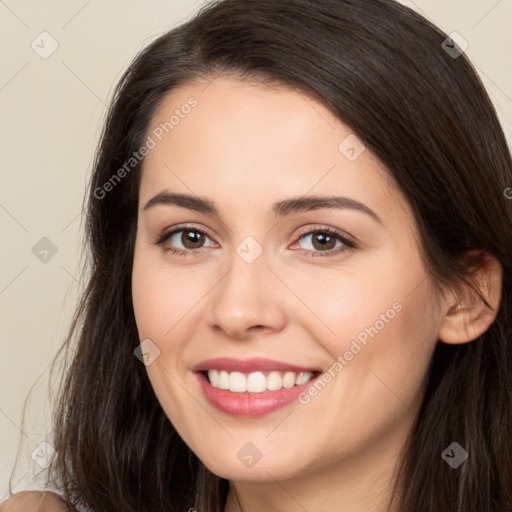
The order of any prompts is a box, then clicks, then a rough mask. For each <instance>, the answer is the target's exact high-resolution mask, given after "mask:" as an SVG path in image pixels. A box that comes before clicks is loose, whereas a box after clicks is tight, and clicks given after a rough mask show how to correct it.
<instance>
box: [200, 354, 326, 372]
mask: <svg viewBox="0 0 512 512" xmlns="http://www.w3.org/2000/svg"><path fill="white" fill-rule="evenodd" d="M192 369H193V370H194V371H195V372H203V371H206V370H225V371H227V372H241V373H251V372H256V371H272V370H282V371H290V372H317V371H321V370H319V369H317V368H307V367H305V366H298V365H295V364H290V363H285V362H283V361H276V360H274V359H266V358H261V357H255V358H252V359H234V358H230V357H217V358H214V359H206V360H205V361H201V362H200V363H199V364H197V365H196V366H194V367H193V368H192Z"/></svg>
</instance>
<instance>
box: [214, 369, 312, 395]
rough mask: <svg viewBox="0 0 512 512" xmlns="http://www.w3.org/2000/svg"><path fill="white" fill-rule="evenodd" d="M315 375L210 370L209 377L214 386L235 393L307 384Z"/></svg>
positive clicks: (308, 373)
mask: <svg viewBox="0 0 512 512" xmlns="http://www.w3.org/2000/svg"><path fill="white" fill-rule="evenodd" d="M312 377H313V373H311V372H300V373H295V372H278V371H272V372H270V373H269V374H268V375H267V376H265V374H264V373H263V372H251V373H249V374H245V373H241V372H227V371H225V370H221V371H219V370H208V379H209V381H210V384H211V385H212V386H213V387H214V388H219V389H229V391H232V392H233V393H246V392H248V393H262V392H263V391H266V390H269V391H277V390H278V389H282V388H286V389H289V388H293V386H300V385H301V384H305V383H306V382H308V381H309V380H310V379H311V378H312Z"/></svg>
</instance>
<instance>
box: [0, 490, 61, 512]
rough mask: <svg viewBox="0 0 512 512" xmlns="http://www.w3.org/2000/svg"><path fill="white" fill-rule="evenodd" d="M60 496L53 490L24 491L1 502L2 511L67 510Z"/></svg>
mask: <svg viewBox="0 0 512 512" xmlns="http://www.w3.org/2000/svg"><path fill="white" fill-rule="evenodd" d="M67 510H68V508H67V507H66V505H65V503H64V502H63V501H62V499H61V498H60V496H59V495H58V494H57V493H55V492H51V491H44V492H43V491H22V492H18V493H16V494H13V495H12V496H11V497H10V498H9V499H8V500H7V501H4V502H3V503H0V512H67Z"/></svg>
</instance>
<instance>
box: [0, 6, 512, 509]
mask: <svg viewBox="0 0 512 512" xmlns="http://www.w3.org/2000/svg"><path fill="white" fill-rule="evenodd" d="M402 3H404V4H405V5H408V6H410V7H412V8H413V9H415V10H417V11H419V12H420V13H421V14H423V15H424V16H425V17H427V18H428V19H430V20H431V21H432V22H434V23H435V24H436V25H438V26H439V27H440V28H441V29H443V30H444V31H445V32H446V33H448V34H449V33H451V32H453V31H456V32H458V33H460V34H461V35H462V36H463V37H464V39H466V41H467V42H468V43H469V47H468V49H467V52H466V53H467V54H468V56H469V58H470V59H471V61H472V62H473V64H474V65H475V67H476V69H477V71H478V72H479V74H480V76H481V77H482V80H483V82H484V84H485V86H486V87H487V90H488V92H489V94H490V96H491V99H492V100H493V102H494V104H495V106H496V108H497V111H498V115H499V117H500V120H501V122H502V125H503V127H504V129H505V132H506V133H507V138H508V141H509V145H511V144H510V142H511V137H510V135H511V133H512V59H511V57H510V50H511V49H512V31H510V26H511V24H512V0H415V1H414V2H413V1H410V0H404V1H402ZM202 4H203V2H201V1H197V0H196V1H192V0H167V1H164V0H150V1H145V2H143V1H142V0H131V1H127V0H124V1H123V0H109V1H102V2H100V1H99V0H72V1H70V0H67V1H64V0H46V1H45V2H38V1H36V0H26V1H15V0H0V27H1V30H0V44H1V48H2V52H1V56H0V59H1V66H0V112H1V120H2V122H1V126H0V130H1V134H0V137H1V140H2V142H3V144H2V153H1V156H2V160H1V170H0V172H1V182H0V183H1V187H0V226H1V230H2V231H1V234H2V239H1V240H2V241H1V252H0V255H1V260H0V315H1V317H0V318H1V326H2V331H1V333H2V334H1V336H2V341H1V346H2V358H1V359H0V433H1V435H0V502H2V501H3V500H4V499H5V498H6V497H7V496H6V494H7V492H8V481H9V478H10V476H11V472H12V470H13V466H14V462H15V459H16V454H17V453H18V452H19V453H18V457H19V460H18V465H17V468H16V472H15V473H14V476H13V482H12V484H13V491H14V492H17V491H21V490H24V489H31V488H38V487H39V488H43V487H42V484H40V483H39V482H40V479H38V474H40V473H41V472H42V470H41V468H40V467H39V466H38V465H37V464H36V462H35V461H34V460H33V459H32V458H31V453H32V452H33V451H34V450H35V449H36V448H37V447H38V446H39V445H40V443H42V442H43V441H45V439H47V438H48V439H49V432H48V428H49V427H48V424H49V401H48V383H49V366H50V364H51V361H52V360H53V358H54V356H55V354H56V352H57V350H58V348H59V347H60V346H61V344H62V342H63V340H64V337H65V335H66V332H67V329H68V327H69V325H70V321H71V315H72V313H73V310H74V306H75V304H76V300H77V296H78V294H79V293H80V292H81V290H82V286H83V283H81V282H80V281H79V274H78V271H79V268H80V267H79V262H80V259H79V258H80V248H81V245H80V244H81V238H82V234H83V233H82V229H83V224H82V220H81V212H82V203H83V197H84V192H85V187H86V183H87V182H88V179H89V177H90V171H91V162H92V158H93V154H94V150H95V147H96V143H97V141H98V138H99V133H100V130H101V127H102V122H103V116H104V114H105V110H106V105H107V104H108V101H109V100H110V97H111V92H112V89H113V86H114V84H115V83H116V82H117V80H118V79H119V77H120V75H121V73H122V72H123V70H124V69H125V68H126V66H127V65H128V64H129V63H130V61H131V60H132V58H133V57H134V56H135V54H136V53H137V51H138V50H140V49H141V48H142V47H143V46H145V45H146V44H147V43H149V42H150V41H151V40H153V39H154V38H155V37H156V36H157V35H159V34H161V33H162V32H164V31H165V30H167V29H169V28H170V27H172V26H175V25H176V24H178V23H181V22H183V21H185V20H186V19H188V18H189V17H190V15H191V14H192V13H194V12H195V11H196V10H197V9H198V8H199V7H200V6H201V5H202ZM42 32H48V33H49V34H50V36H51V37H50V36H48V35H43V36H40V34H41V33H42ZM33 41H34V43H33ZM54 41H56V43H55V42H54ZM441 43H442V41H439V44H440V45H441ZM55 44H58V48H57V49H56V50H55V52H54V53H52V54H51V55H50V56H49V57H47V58H42V57H41V56H40V54H42V55H43V56H46V55H45V54H44V52H49V51H50V50H51V49H52V45H55ZM31 45H33V46H34V48H35V49H33V47H32V46H31ZM36 50H37V51H36ZM37 52H39V53H37ZM390 64H391V65H392V63H390ZM510 185H511V186H512V183H511V184H510ZM43 238H46V239H48V240H46V239H44V240H41V239H43ZM36 244H37V245H36ZM34 246H35V249H34ZM45 250H46V251H48V252H47V253H45V252H44V251H45ZM55 251H56V252H55ZM53 253H54V254H53ZM42 260H43V261H42ZM44 260H46V261H44ZM31 387H32V391H31V393H30V395H29V401H28V405H27V416H26V423H25V425H24V428H23V432H21V423H22V408H23V404H24V401H25V399H26V397H27V394H28V392H29V391H30V389H31ZM20 441H22V444H21V447H20V449H19V450H18V443H19V442H20Z"/></svg>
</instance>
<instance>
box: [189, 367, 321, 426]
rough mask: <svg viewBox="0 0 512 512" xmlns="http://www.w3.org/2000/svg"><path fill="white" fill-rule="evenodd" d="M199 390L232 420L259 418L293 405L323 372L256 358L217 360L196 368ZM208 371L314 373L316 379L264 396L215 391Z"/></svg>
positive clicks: (266, 393)
mask: <svg viewBox="0 0 512 512" xmlns="http://www.w3.org/2000/svg"><path fill="white" fill-rule="evenodd" d="M193 370H194V373H195V376H196V378H197V379H198V382H199V386H200V387H201V390H202V392H203V394H204V396H205V397H206V399H207V400H208V401H209V402H210V403H211V404H212V405H213V406H214V407H215V408H216V409H218V410H219V411H220V412H223V413H225V414H229V415H231V416H239V417H245V418H250V417H258V416H263V415H265V414H270V413H272V412H274V411H277V410H279V409H281V408H283V407H285V406H287V405H289V404H291V403H293V402H294V401H296V400H297V399H298V397H299V395H300V394H301V393H302V392H304V391H305V390H306V389H307V388H308V387H309V386H311V385H313V384H314V382H315V381H316V380H317V379H318V378H319V377H320V375H321V370H319V369H316V368H307V367H301V366H298V365H293V364H289V363H284V362H281V361H275V360H271V359H263V358H254V359H249V360H241V359H231V358H216V359H208V360H205V361H202V362H201V363H199V364H198V365H196V366H195V367H194V368H193ZM206 370H225V371H228V372H234V371H238V372H242V373H251V372H253V371H273V370H281V371H293V372H297V373H298V372H314V373H317V375H315V376H313V378H312V379H311V380H309V381H308V382H306V383H305V384H300V385H299V386H293V387H292V388H282V389H278V390H276V391H268V390H267V391H263V392H261V393H248V392H245V393H234V392H232V391H229V390H226V389H219V388H215V387H213V386H212V385H211V384H210V383H209V382H208V379H207V378H206V375H205V374H206Z"/></svg>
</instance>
